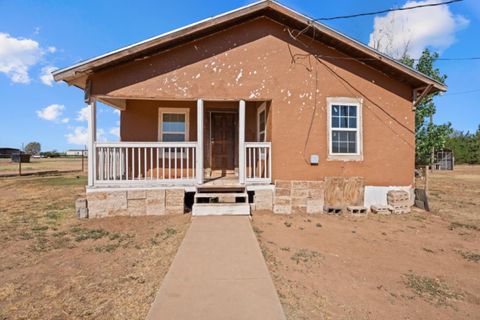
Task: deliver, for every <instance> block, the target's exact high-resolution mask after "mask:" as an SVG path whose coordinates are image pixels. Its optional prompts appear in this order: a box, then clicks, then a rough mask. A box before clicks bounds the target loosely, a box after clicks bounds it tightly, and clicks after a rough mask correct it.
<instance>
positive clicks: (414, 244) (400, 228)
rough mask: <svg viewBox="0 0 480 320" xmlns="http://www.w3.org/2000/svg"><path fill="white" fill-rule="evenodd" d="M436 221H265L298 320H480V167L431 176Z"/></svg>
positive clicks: (417, 215) (274, 269)
mask: <svg viewBox="0 0 480 320" xmlns="http://www.w3.org/2000/svg"><path fill="white" fill-rule="evenodd" d="M430 201H431V206H432V207H433V210H434V211H433V212H431V213H426V212H423V211H421V210H415V211H414V212H413V213H411V214H406V215H390V216H377V215H373V214H369V215H368V216H367V217H365V218H356V217H351V216H347V215H344V216H341V217H333V216H327V215H317V216H307V215H291V216H286V215H273V214H272V213H267V212H265V213H263V214H256V215H255V216H254V217H253V226H254V231H255V233H256V235H257V238H258V239H259V242H260V245H261V248H262V251H263V254H264V256H265V258H266V261H267V265H268V268H269V269H270V272H271V274H272V277H273V280H274V283H275V286H276V288H277V290H278V292H279V296H280V299H281V301H282V304H283V307H284V310H285V312H286V314H287V317H288V318H289V319H479V317H480V316H479V315H480V209H479V208H480V166H477V167H466V166H462V167H457V170H456V171H455V172H437V173H434V174H433V175H432V176H431V197H430Z"/></svg>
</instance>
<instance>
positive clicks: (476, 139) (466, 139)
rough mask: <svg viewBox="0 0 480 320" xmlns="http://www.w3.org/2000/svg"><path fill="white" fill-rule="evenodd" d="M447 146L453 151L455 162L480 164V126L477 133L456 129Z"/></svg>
mask: <svg viewBox="0 0 480 320" xmlns="http://www.w3.org/2000/svg"><path fill="white" fill-rule="evenodd" d="M445 146H446V147H447V148H449V149H451V150H452V151H453V155H454V156H455V163H458V164H462V163H468V164H480V126H479V128H478V130H477V132H476V133H470V132H468V131H467V133H463V132H461V131H455V132H454V133H453V134H451V135H450V136H449V137H448V139H447V142H446V144H445Z"/></svg>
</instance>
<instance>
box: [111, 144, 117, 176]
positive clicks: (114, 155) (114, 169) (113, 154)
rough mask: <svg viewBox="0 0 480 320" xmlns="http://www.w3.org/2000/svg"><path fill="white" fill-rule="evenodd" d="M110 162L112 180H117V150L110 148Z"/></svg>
mask: <svg viewBox="0 0 480 320" xmlns="http://www.w3.org/2000/svg"><path fill="white" fill-rule="evenodd" d="M112 160H113V170H112V175H113V180H117V148H112Z"/></svg>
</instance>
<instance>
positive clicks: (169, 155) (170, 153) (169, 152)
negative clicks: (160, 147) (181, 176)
mask: <svg viewBox="0 0 480 320" xmlns="http://www.w3.org/2000/svg"><path fill="white" fill-rule="evenodd" d="M168 179H172V148H168Z"/></svg>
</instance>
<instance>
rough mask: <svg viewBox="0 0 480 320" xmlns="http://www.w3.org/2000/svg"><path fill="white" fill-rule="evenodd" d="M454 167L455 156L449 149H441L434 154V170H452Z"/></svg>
mask: <svg viewBox="0 0 480 320" xmlns="http://www.w3.org/2000/svg"><path fill="white" fill-rule="evenodd" d="M454 166H455V156H454V155H453V151H452V150H450V149H441V150H437V151H436V152H435V162H434V163H433V169H434V170H453V168H454Z"/></svg>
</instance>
